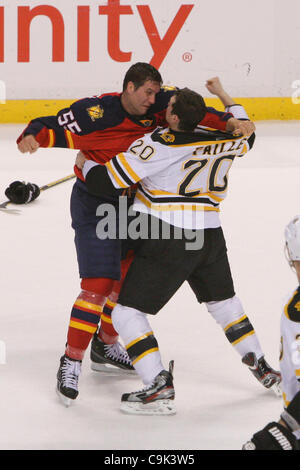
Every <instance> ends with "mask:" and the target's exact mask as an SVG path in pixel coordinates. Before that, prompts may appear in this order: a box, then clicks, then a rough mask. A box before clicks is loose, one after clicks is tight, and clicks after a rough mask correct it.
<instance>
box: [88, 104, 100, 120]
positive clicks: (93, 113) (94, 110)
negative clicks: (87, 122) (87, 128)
mask: <svg viewBox="0 0 300 470" xmlns="http://www.w3.org/2000/svg"><path fill="white" fill-rule="evenodd" d="M87 112H88V115H89V116H90V118H91V120H92V121H96V119H101V118H102V117H103V115H104V109H103V108H101V106H100V104H98V106H92V107H91V108H87Z"/></svg>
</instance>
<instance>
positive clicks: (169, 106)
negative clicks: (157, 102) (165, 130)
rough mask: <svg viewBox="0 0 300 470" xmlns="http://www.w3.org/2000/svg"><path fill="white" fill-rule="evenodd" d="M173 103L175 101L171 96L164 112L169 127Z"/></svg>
mask: <svg viewBox="0 0 300 470" xmlns="http://www.w3.org/2000/svg"><path fill="white" fill-rule="evenodd" d="M175 101H176V98H175V96H172V97H171V98H170V101H169V103H168V107H167V111H166V121H167V123H168V124H169V125H170V124H171V121H172V116H173V114H172V110H173V104H174V103H175Z"/></svg>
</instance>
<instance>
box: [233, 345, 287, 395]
mask: <svg viewBox="0 0 300 470" xmlns="http://www.w3.org/2000/svg"><path fill="white" fill-rule="evenodd" d="M242 362H243V363H244V364H246V365H247V366H248V367H249V369H250V370H251V372H252V374H253V375H254V377H255V378H256V379H257V380H258V381H259V382H260V383H261V384H262V385H263V386H264V387H265V388H267V389H270V390H272V391H273V392H274V393H275V395H276V396H278V397H281V396H282V392H281V374H280V372H278V371H276V370H274V369H272V367H270V366H269V364H268V363H267V362H266V361H265V359H264V357H261V358H260V359H258V360H257V358H256V355H255V354H254V353H252V352H251V353H248V354H246V355H245V356H244V357H243V359H242Z"/></svg>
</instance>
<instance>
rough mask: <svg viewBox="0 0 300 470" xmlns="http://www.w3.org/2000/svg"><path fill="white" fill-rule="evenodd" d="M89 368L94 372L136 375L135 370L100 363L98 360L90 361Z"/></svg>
mask: <svg viewBox="0 0 300 470" xmlns="http://www.w3.org/2000/svg"><path fill="white" fill-rule="evenodd" d="M91 369H92V370H94V371H95V372H108V373H111V372H113V373H117V374H130V375H136V370H135V369H133V370H130V369H121V368H120V367H116V366H113V365H111V364H101V363H99V362H91Z"/></svg>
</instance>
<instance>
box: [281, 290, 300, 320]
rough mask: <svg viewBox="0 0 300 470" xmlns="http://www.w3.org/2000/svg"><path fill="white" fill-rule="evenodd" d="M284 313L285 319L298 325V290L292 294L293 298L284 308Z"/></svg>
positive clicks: (299, 297) (299, 316)
mask: <svg viewBox="0 0 300 470" xmlns="http://www.w3.org/2000/svg"><path fill="white" fill-rule="evenodd" d="M284 312H285V315H286V316H287V318H289V319H290V320H292V321H295V322H297V323H300V288H299V289H297V290H296V292H294V295H293V297H292V298H291V300H290V301H289V302H288V303H287V305H286V306H285V308H284Z"/></svg>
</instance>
